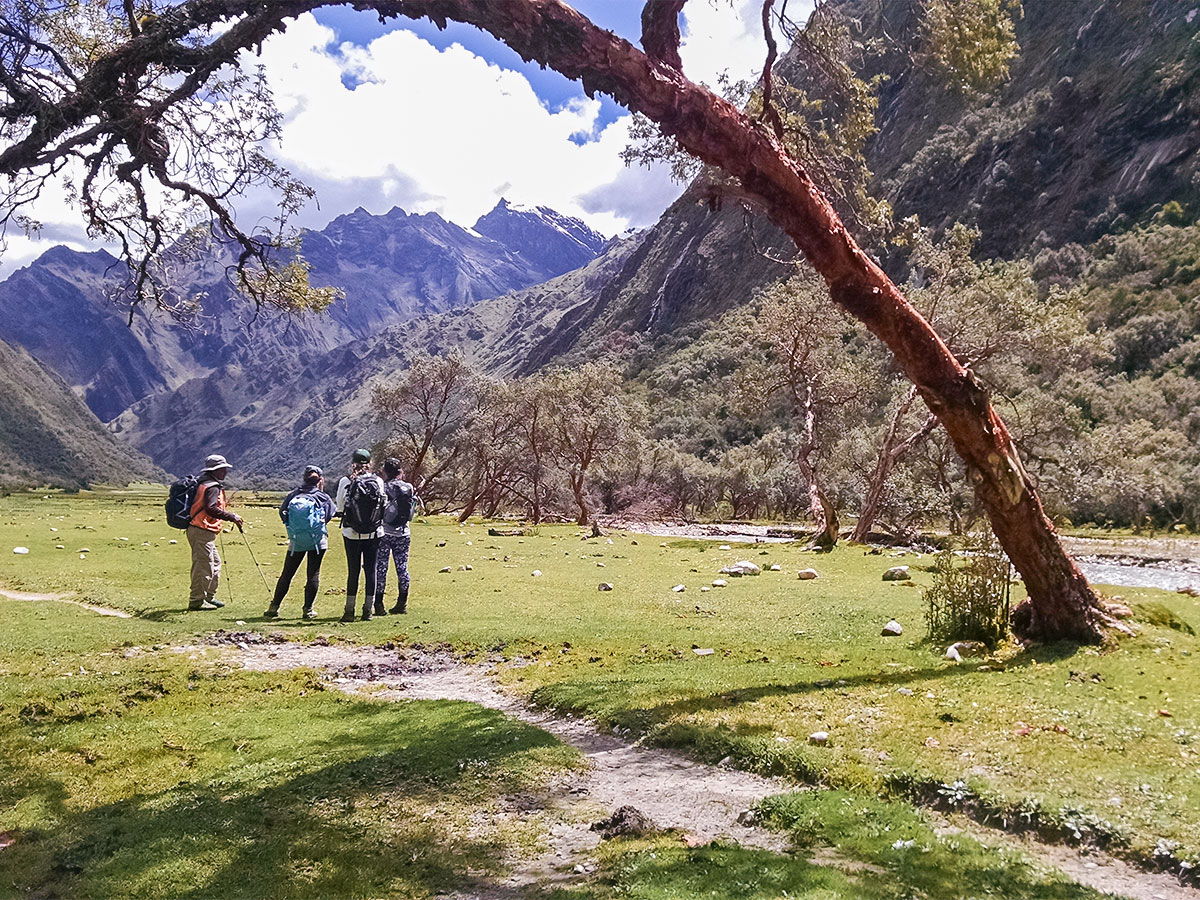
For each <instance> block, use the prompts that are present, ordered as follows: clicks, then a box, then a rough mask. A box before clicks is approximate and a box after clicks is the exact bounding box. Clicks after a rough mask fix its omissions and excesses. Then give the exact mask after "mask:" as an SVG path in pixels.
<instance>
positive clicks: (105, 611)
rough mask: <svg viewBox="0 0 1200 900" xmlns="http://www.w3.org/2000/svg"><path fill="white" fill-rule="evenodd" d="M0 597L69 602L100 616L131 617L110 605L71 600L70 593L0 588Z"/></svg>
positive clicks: (130, 614) (129, 614)
mask: <svg viewBox="0 0 1200 900" xmlns="http://www.w3.org/2000/svg"><path fill="white" fill-rule="evenodd" d="M0 597H7V598H8V599H9V600H27V601H29V602H32V603H37V602H41V601H45V600H52V601H55V602H58V603H70V604H71V605H72V606H79V607H82V608H83V609H86V610H88V611H89V612H94V613H97V614H98V615H101V616H116V617H117V618H118V619H132V618H133V614H132V613H127V612H125V610H123V609H113V608H112V607H110V606H97V605H95V604H94V603H84V602H83V601H82V600H72V599H71V595H70V594H31V593H29V592H27V591H8V590H5V589H3V588H0Z"/></svg>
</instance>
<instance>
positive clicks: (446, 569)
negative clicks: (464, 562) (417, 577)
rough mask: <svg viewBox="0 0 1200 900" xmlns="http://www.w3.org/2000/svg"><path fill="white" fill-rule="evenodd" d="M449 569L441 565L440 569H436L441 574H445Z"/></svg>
mask: <svg viewBox="0 0 1200 900" xmlns="http://www.w3.org/2000/svg"><path fill="white" fill-rule="evenodd" d="M449 571H450V567H449V566H442V567H441V568H440V569H438V572H440V573H441V574H442V575H445V574H446V573H447V572H449Z"/></svg>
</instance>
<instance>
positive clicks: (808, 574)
mask: <svg viewBox="0 0 1200 900" xmlns="http://www.w3.org/2000/svg"><path fill="white" fill-rule="evenodd" d="M796 574H797V576H798V577H799V578H800V580H801V581H812V580H813V579H814V578H816V577H817V570H816V569H801V570H800V571H799V572H797V573H796Z"/></svg>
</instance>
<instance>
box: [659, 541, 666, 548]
mask: <svg viewBox="0 0 1200 900" xmlns="http://www.w3.org/2000/svg"><path fill="white" fill-rule="evenodd" d="M658 546H660V547H665V546H667V542H666V541H663V542H662V543H661V544H659V545H658Z"/></svg>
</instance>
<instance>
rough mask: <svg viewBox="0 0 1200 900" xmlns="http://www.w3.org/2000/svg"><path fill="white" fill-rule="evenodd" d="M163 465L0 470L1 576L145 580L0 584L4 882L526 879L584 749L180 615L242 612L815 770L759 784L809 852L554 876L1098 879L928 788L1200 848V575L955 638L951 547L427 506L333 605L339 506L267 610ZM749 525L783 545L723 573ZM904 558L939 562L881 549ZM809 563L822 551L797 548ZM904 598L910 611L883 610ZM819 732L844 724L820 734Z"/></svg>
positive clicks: (895, 885)
mask: <svg viewBox="0 0 1200 900" xmlns="http://www.w3.org/2000/svg"><path fill="white" fill-rule="evenodd" d="M161 495H162V491H161V489H160V490H158V491H155V490H152V489H149V488H147V489H144V490H129V491H106V492H97V493H87V492H85V493H83V494H80V495H72V496H67V495H62V494H56V493H27V494H17V495H11V496H7V497H3V498H0V587H4V588H6V589H9V590H18V591H30V592H50V591H55V592H58V591H62V592H71V593H72V594H73V599H76V600H80V601H83V602H88V603H94V604H100V605H104V606H110V607H113V608H117V609H121V610H124V611H127V612H130V613H132V614H133V615H132V617H131V618H127V619H119V618H114V617H108V616H100V615H97V614H95V613H93V612H90V611H88V610H86V609H83V608H81V607H79V606H75V605H71V604H66V603H55V602H37V603H33V602H27V601H17V600H8V599H4V598H0V614H2V615H3V617H4V622H3V626H2V627H0V845H2V844H4V843H6V842H9V844H8V846H6V847H4V849H0V896H14V897H18V896H19V897H30V896H63V897H112V896H128V897H308V896H314V897H334V896H336V897H425V896H434V895H436V894H438V893H439V892H445V891H449V890H453V889H464V888H463V885H469V884H470V883H472V879H475V880H479V879H482V880H485V881H486V880H489V879H498V878H502V877H503V874H504V872H505V871H506V868H507V866H508V865H510V863H511V861H512V860H513V859H514V858H519V857H521V856H522V855H523V854H529V853H532V852H533V851H534V850H536V849H537V848H538V847H540V846H543V844H544V841H545V839H546V835H545V830H546V827H547V823H546V821H544V820H543V819H542V818H540V817H539V815H529V816H523V817H515V818H514V817H512V816H505V815H503V814H501V813H502V810H503V809H504V807H505V798H508V797H511V796H513V795H514V794H527V793H533V794H537V793H538V792H540V791H544V790H546V789H547V785H548V784H550V782H551V781H552V780H553V779H556V778H561V777H563V776H565V775H569V773H570V772H571V771H572V770H573V769H574V768H575V767H577V766H578V765H579V763H580V758H579V756H578V754H577V753H576V752H575V751H574V750H572V749H571V748H569V747H566V746H564V745H562V744H561V743H559V742H558V741H557V740H556V739H554V738H553V737H551V736H549V735H547V734H545V733H544V732H541V731H540V730H538V729H535V728H531V727H528V726H525V725H522V724H520V723H518V722H515V721H513V720H511V719H508V718H506V717H504V716H502V715H501V714H499V713H496V712H492V711H489V710H485V709H481V708H480V707H477V706H474V705H472V704H467V703H453V702H440V703H430V702H403V703H387V702H382V701H372V700H366V699H351V698H348V697H346V696H343V695H342V694H341V693H340V692H337V691H333V690H326V689H325V685H324V683H323V682H322V681H321V680H320V679H319V678H317V677H316V674H315V673H312V672H305V671H300V672H291V673H271V674H256V673H251V672H246V671H242V670H241V669H239V668H236V667H232V666H231V665H230V664H229V663H228V661H222V659H221V658H220V656H219V655H218V654H216V653H213V652H209V651H206V650H203V649H195V650H192V651H191V652H179V651H178V650H177V649H175V648H176V647H178V646H180V645H184V644H188V643H190V642H193V640H194V639H195V638H196V637H198V636H201V635H203V634H205V633H208V632H211V631H214V630H216V629H219V628H223V629H226V630H234V631H240V630H247V629H259V630H264V631H271V632H283V633H284V634H286V635H287V636H288V637H289V638H291V639H295V640H312V639H316V638H318V637H320V638H325V639H329V640H337V641H347V642H351V643H355V642H361V643H364V644H379V643H382V642H385V641H393V642H396V643H398V644H401V645H405V644H407V645H415V644H422V645H425V646H441V645H449V646H450V647H452V648H453V649H454V650H455V651H456V652H458V653H460V654H462V655H463V656H464V657H466V658H469V659H478V658H479V657H480V656H481V655H484V654H486V655H488V656H490V657H495V658H498V659H499V660H500V662H499V665H498V671H499V675H500V679H501V681H502V682H503V683H504V684H505V685H506V686H507V687H508V688H509V689H510V690H512V691H515V692H516V693H518V694H521V695H523V696H526V697H528V698H530V699H531V701H532V702H534V703H536V704H539V705H543V706H546V707H550V708H554V709H557V710H561V711H564V712H567V711H570V712H581V713H586V714H588V715H590V716H593V717H594V718H596V719H597V720H598V721H599V722H600V723H601V724H602V725H603V726H604V727H607V728H611V727H617V728H620V729H624V730H626V731H627V733H628V734H629V735H630V736H640V737H643V738H644V739H645V740H646V741H648V742H651V743H655V744H658V745H662V746H672V747H678V748H681V749H682V750H683V751H684V752H686V753H688V754H690V755H692V756H695V757H698V758H702V759H707V760H709V761H713V762H716V761H718V760H721V759H724V758H725V757H730V759H731V761H732V762H733V764H735V765H738V766H740V767H743V768H747V769H751V770H756V771H761V772H766V773H771V774H778V775H782V776H785V777H787V778H790V779H793V780H794V781H795V782H796V784H797V787H801V786H802V785H818V786H820V787H822V788H824V789H823V790H820V791H810V790H802V791H799V792H797V793H794V794H787V795H783V796H781V797H778V798H772V799H771V800H769V801H767V802H766V803H764V805H763V809H762V810H761V812H762V814H763V816H764V817H765V820H766V821H767V822H769V823H771V824H772V826H773V827H776V828H779V829H782V830H786V831H788V832H789V833H790V834H791V835H792V837H793V839H794V840H795V841H796V843H797V846H798V847H800V848H801V852H799V853H797V854H795V855H783V856H780V855H777V854H769V853H765V852H762V851H752V850H746V849H739V848H736V847H728V846H710V847H702V848H687V847H685V846H684V845H683V844H682V843H681V842H680V841H679V840H678V838H677V837H671V836H667V837H663V838H656V839H646V840H638V841H632V840H619V841H614V842H609V843H607V844H605V845H604V846H603V847H602V848H601V850H600V851H599V854H598V857H597V860H596V862H597V865H598V869H597V872H596V873H595V874H594V875H589V876H587V877H582V876H580V877H576V878H575V879H574V881H573V882H572V883H571V884H569V885H564V884H559V885H557V886H556V887H554V888H553V891H551V893H550V894H548V895H551V894H552V895H556V896H562V897H597V898H601V897H610V896H611V897H616V896H625V897H628V896H634V897H645V898H659V897H663V898H666V897H693V896H699V895H706V896H707V895H710V894H712V893H715V895H716V896H730V897H748V898H758V897H763V898H768V897H771V898H774V897H783V896H802V897H814V898H815V897H860V896H861V897H892V896H895V897H908V896H921V897H947V898H948V897H960V896H983V895H988V896H1001V897H1076V896H1079V897H1083V896H1094V895H1092V894H1090V893H1088V892H1087V891H1085V890H1084V889H1082V888H1079V887H1078V886H1076V885H1073V884H1071V883H1069V882H1066V881H1064V880H1062V879H1061V878H1057V877H1055V876H1054V875H1052V874H1048V873H1045V872H1042V871H1041V870H1038V869H1036V868H1031V867H1030V866H1029V865H1028V864H1027V863H1026V862H1025V861H1023V860H1022V859H1020V858H1018V857H1016V856H1014V855H1012V854H1010V853H1007V852H1002V851H998V850H990V849H986V848H983V847H981V846H979V845H978V844H977V843H976V842H974V841H972V840H971V839H970V838H967V837H961V836H959V837H950V836H946V835H944V834H940V833H939V832H937V831H935V830H934V828H933V826H932V824H931V820H929V819H928V817H927V816H926V814H925V813H923V812H922V811H921V809H920V807H921V806H923V805H933V806H938V807H940V808H942V809H944V810H949V811H954V810H961V811H964V812H968V813H970V814H971V815H972V816H974V817H975V818H976V819H986V820H989V821H991V822H993V823H995V824H1004V825H1007V826H1008V827H1009V828H1018V829H1019V828H1024V827H1030V828H1033V827H1036V828H1038V829H1039V830H1041V831H1042V832H1043V833H1044V834H1048V835H1051V836H1054V837H1057V838H1061V839H1065V840H1075V839H1078V840H1082V841H1090V842H1094V843H1098V844H1102V845H1106V846H1109V847H1111V848H1113V849H1115V850H1117V851H1118V852H1121V853H1125V854H1128V855H1131V856H1134V857H1136V858H1139V859H1142V860H1148V861H1153V860H1155V859H1158V860H1160V861H1162V862H1163V864H1164V865H1172V866H1178V865H1179V864H1180V863H1181V862H1182V863H1183V864H1184V866H1185V867H1186V865H1187V864H1188V863H1190V862H1192V861H1195V860H1197V858H1200V838H1198V837H1197V835H1200V716H1197V714H1196V708H1195V698H1196V697H1197V696H1200V673H1198V672H1197V669H1196V664H1195V656H1196V654H1197V652H1198V651H1200V646H1198V641H1197V638H1196V637H1195V636H1194V634H1193V633H1192V629H1195V628H1200V601H1197V600H1196V599H1195V598H1192V597H1188V596H1185V595H1180V594H1169V593H1165V592H1161V591H1152V590H1131V589H1120V590H1119V593H1121V594H1122V595H1123V596H1124V598H1125V601H1126V602H1127V603H1129V604H1130V605H1131V606H1133V608H1134V609H1135V611H1136V612H1137V613H1138V622H1137V625H1138V629H1139V634H1138V636H1137V637H1135V638H1131V639H1125V640H1122V641H1121V642H1119V643H1114V644H1112V645H1111V646H1106V647H1101V648H1082V649H1077V648H1071V647H1041V648H1036V649H1034V650H1032V651H1028V652H1027V651H1023V650H1021V649H1020V648H1017V647H1007V648H1001V650H1000V651H999V652H998V653H997V654H996V655H995V656H993V657H989V658H985V659H974V660H968V661H965V662H963V663H961V664H955V663H952V662H950V661H947V660H945V659H944V658H943V657H942V653H941V649H942V648H940V647H933V646H930V645H929V644H928V643H926V642H925V641H924V625H923V608H922V603H921V592H920V589H919V588H920V585H921V584H922V583H924V582H926V581H927V579H928V578H929V575H928V573H927V572H925V571H924V570H923V568H922V567H924V566H926V565H928V564H929V563H930V562H931V560H930V559H929V558H928V557H925V558H917V557H915V556H913V555H911V554H910V555H909V556H907V557H905V558H903V559H900V560H897V559H893V558H891V557H890V556H888V555H886V554H885V555H872V554H869V553H868V552H867V550H866V548H863V547H857V546H853V545H847V546H841V547H839V548H838V549H837V550H836V551H835V552H834V553H832V554H828V555H814V554H811V553H806V552H804V551H802V550H801V549H799V548H796V547H785V546H779V545H771V546H766V545H736V544H735V545H733V548H732V549H731V550H720V549H719V542H717V541H713V542H708V541H691V540H671V539H661V538H656V537H649V536H644V535H634V534H626V533H621V532H616V533H613V534H611V535H609V536H607V537H601V538H581V534H582V532H580V531H579V530H578V529H576V528H574V527H570V526H542V527H541V528H539V529H537V530H536V533H535V534H531V535H528V536H525V537H490V536H488V534H487V527H486V524H483V523H479V524H469V525H467V526H459V525H457V524H454V523H452V522H450V521H449V520H442V519H430V520H428V521H424V520H418V522H417V523H415V524H414V527H413V545H412V557H411V564H410V569H411V571H412V576H413V588H412V595H411V598H410V602H409V614H408V615H407V616H404V617H399V616H389V617H386V618H382V619H376V620H374V621H372V622H366V623H364V622H356V623H354V624H352V625H341V624H339V623H337V621H336V619H337V617H338V616H339V615H340V613H341V610H342V605H343V599H344V595H343V593H342V592H341V591H342V588H343V587H344V577H345V562H344V553H343V551H342V548H341V546H340V541H337V540H334V541H333V542H331V544H332V546H331V550H330V552H329V553H328V554H327V556H326V560H325V566H324V571H323V576H324V577H323V580H322V594H321V595H320V597H319V598H318V602H317V610H318V613H319V618H318V619H317V620H316V621H314V622H306V621H303V620H301V619H300V618H299V612H300V605H301V600H300V596H301V591H302V573H301V576H298V578H297V579H296V581H295V582H294V584H293V588H292V593H291V595H290V596H289V598H288V600H287V601H286V602H285V604H284V607H283V610H282V614H283V617H282V618H281V619H279V620H277V621H267V620H264V619H263V618H262V612H263V610H264V609H265V608H266V604H267V600H268V589H267V587H264V584H263V581H262V579H261V578H260V576H259V574H258V572H257V571H256V570H255V567H254V564H253V563H252V561H251V558H250V555H249V553H248V551H247V545H246V543H245V542H244V541H243V540H242V538H241V537H240V536H239V535H238V534H237V533H236V532H234V533H232V534H226V535H224V537H223V543H224V551H225V554H224V555H225V559H226V569H225V573H226V578H225V582H224V583H223V584H222V586H221V594H220V597H221V599H223V600H225V601H226V602H227V603H228V605H227V606H226V607H225V609H222V610H217V611H213V612H203V613H189V612H187V611H186V610H185V606H186V599H187V584H188V570H189V555H188V549H187V545H186V540H185V539H184V538H183V535H182V533H180V532H175V531H173V530H172V529H170V528H168V527H167V526H166V525H165V523H164V522H163V518H162V507H161ZM239 500H241V501H250V502H248V503H243V505H241V506H240V507H239V511H241V512H242V513H243V515H245V516H246V518H247V522H248V528H247V537H248V539H249V542H250V546H251V547H252V548H253V552H254V555H255V556H256V557H257V559H258V562H259V563H260V564H261V565H262V567H263V569H264V571H265V573H266V578H267V581H268V582H269V584H270V586H271V587H273V586H274V581H275V577H276V576H277V574H278V571H279V567H280V565H281V562H282V558H283V554H284V550H285V548H284V547H283V546H281V545H280V542H281V541H282V540H283V530H282V526H281V525H280V524H279V520H278V516H277V515H276V513H275V511H274V509H273V505H272V503H271V501H270V499H269V498H264V499H263V500H262V501H261V503H260V504H257V503H255V502H254V501H253V499H252V498H251V496H250V495H244V496H242V497H240V498H235V501H234V503H235V506H237V505H238V503H239ZM171 540H176V541H180V543H178V544H174V545H173V544H171V543H170V541H171ZM59 545H61V547H62V549H59ZM16 546H24V547H28V548H29V551H30V552H29V553H28V554H27V555H15V554H13V553H12V552H11V551H12V548H13V547H16ZM85 548H86V549H85ZM81 557H82V558H81ZM743 558H744V559H750V560H752V561H754V562H756V563H758V564H759V565H760V566H762V567H763V568H764V570H765V569H767V568H768V566H769V565H770V564H772V563H777V564H779V565H780V567H781V569H782V571H780V572H770V571H764V572H763V574H761V575H759V576H754V577H743V578H727V581H728V585H727V586H726V587H723V588H720V587H712V588H711V589H710V590H709V591H702V590H701V588H702V587H704V586H711V582H712V581H713V579H715V578H718V577H721V576H719V575H718V574H717V570H718V569H719V568H720V567H721V566H722V565H723V564H725V563H728V562H733V561H735V560H738V559H743ZM897 563H905V564H908V565H910V566H911V567H912V571H913V575H914V581H915V583H914V584H911V585H906V584H903V583H885V582H882V581H881V578H880V576H881V574H882V572H883V571H884V570H885V569H886V568H888V567H889V566H890V565H894V564H897ZM468 566H469V567H470V568H469V569H468V568H466V567H468ZM810 566H811V567H813V568H816V569H817V570H818V572H819V573H820V577H819V578H817V579H816V580H813V581H801V580H799V579H798V577H797V574H796V573H797V571H798V570H800V569H802V568H807V567H810ZM446 567H449V569H450V571H449V572H443V571H441V570H442V569H444V568H446ZM535 571H539V572H541V574H540V575H536V576H535V575H534V574H533V573H534V572H535ZM393 577H394V576H393ZM600 582H610V583H612V585H613V587H614V589H613V590H612V591H611V592H601V591H599V590H598V585H599V583H600ZM678 584H683V585H685V586H686V590H685V591H683V592H675V591H673V590H672V588H673V587H674V586H675V585H678ZM390 590H394V585H393V586H392V588H390ZM1108 593H1115V591H1109V592H1108ZM893 617H894V618H896V619H897V620H898V621H899V622H901V624H902V625H903V626H904V629H905V631H904V634H903V635H902V636H900V637H894V638H885V637H882V636H881V635H880V629H881V628H882V626H883V625H884V623H886V622H887V621H888V619H890V618H893ZM694 649H711V650H713V653H711V654H706V655H698V654H696V653H694V652H693V650H694ZM815 731H827V732H828V733H829V735H830V740H829V743H828V745H827V746H814V745H811V744H810V743H809V742H808V736H809V735H810V734H811V733H812V732H815ZM906 841H912V843H911V844H907V843H905V842H906ZM897 842H899V844H898V845H896V844H897ZM894 845H896V846H894ZM814 848H816V849H815V850H814ZM820 848H832V849H831V850H830V851H829V852H830V853H831V854H832V855H831V857H830V860H825V861H822V860H820V853H819V852H817V851H818V850H820ZM914 848H916V849H915V850H914ZM821 852H824V851H821ZM813 853H817V860H818V861H816V862H814V861H810V860H809V857H810V856H812V855H813ZM946 871H950V872H952V873H953V874H954V875H955V877H954V878H952V879H948V878H947V876H946V874H945V873H946Z"/></svg>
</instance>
